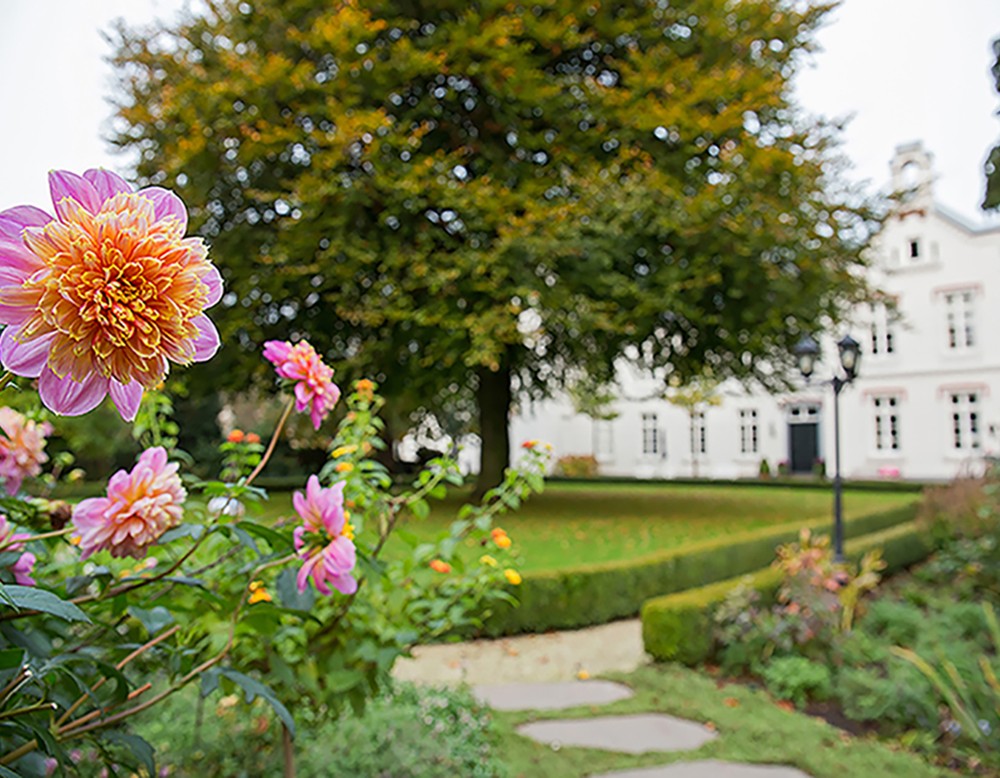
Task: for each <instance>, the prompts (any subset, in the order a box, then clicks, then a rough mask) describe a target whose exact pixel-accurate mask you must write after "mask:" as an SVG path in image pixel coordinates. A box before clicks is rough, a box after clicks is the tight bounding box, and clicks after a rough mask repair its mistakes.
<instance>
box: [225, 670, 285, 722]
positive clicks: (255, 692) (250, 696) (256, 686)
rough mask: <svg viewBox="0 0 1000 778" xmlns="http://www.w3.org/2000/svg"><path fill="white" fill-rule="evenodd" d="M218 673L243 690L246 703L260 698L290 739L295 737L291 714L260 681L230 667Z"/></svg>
mask: <svg viewBox="0 0 1000 778" xmlns="http://www.w3.org/2000/svg"><path fill="white" fill-rule="evenodd" d="M219 672H220V673H222V674H223V675H224V676H226V678H228V679H229V680H230V681H232V682H233V683H235V684H236V685H237V686H239V687H240V688H241V689H243V691H244V692H245V699H246V701H247V703H251V702H253V701H254V698H255V697H260V698H261V699H262V700H264V701H266V702H267V703H268V704H269V705H270V706H271V707H272V708H274V712H275V713H276V714H278V718H279V719H281V721H282V723H283V724H284V725H285V726H286V727H287V728H288V731H289V732H290V733H291V735H292V737H293V738H294V737H295V720H294V719H293V718H292V714H291V713H289V712H288V708H286V707H285V706H284V705H283V704H282V702H281V700H279V699H278V698H277V697H275V696H274V692H272V691H271V690H270V689H269V688H267V687H266V686H265V685H264V684H262V683H261V682H260V681H257V680H254V679H253V678H251V677H250V676H249V675H244V674H243V673H241V672H239V671H237V670H233V669H232V668H230V667H223V668H220V669H219Z"/></svg>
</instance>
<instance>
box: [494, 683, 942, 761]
mask: <svg viewBox="0 0 1000 778" xmlns="http://www.w3.org/2000/svg"><path fill="white" fill-rule="evenodd" d="M608 677H609V678H612V679H613V680H617V681H621V682H622V683H625V684H628V685H629V686H631V687H632V688H633V689H634V690H635V692H636V695H635V697H633V698H631V699H629V700H623V701H621V702H617V703H613V704H611V705H602V706H599V707H581V708H574V709H572V710H569V711H546V712H540V711H529V712H517V713H496V714H495V722H496V723H495V726H496V728H497V730H498V732H499V736H500V744H499V753H500V754H501V755H502V758H503V760H504V762H505V763H506V765H507V767H508V769H509V771H510V774H511V776H524V778H529V777H530V776H539V775H544V776H546V778H577V777H578V776H584V775H592V774H596V773H600V772H604V771H610V770H620V769H630V768H636V767H650V766H653V765H666V764H670V763H672V762H680V761H690V760H695V759H720V760H725V761H730V762H755V763H762V764H783V765H791V766H794V767H798V768H799V769H801V770H803V771H805V772H807V773H809V774H810V775H812V776H814V777H815V778H844V776H879V778H944V777H945V776H954V775H955V774H954V773H951V772H948V771H945V770H941V769H939V768H935V767H932V766H930V765H928V764H926V763H925V762H923V761H922V760H921V759H920V758H919V757H918V756H916V755H914V754H911V753H908V752H905V751H899V750H892V749H890V748H889V747H887V746H885V745H883V744H881V743H878V742H876V741H874V740H871V739H867V738H857V737H854V736H851V735H848V734H847V733H845V732H842V731H840V730H838V729H836V728H834V727H832V726H831V725H829V724H827V723H826V722H824V721H821V720H819V719H816V718H813V717H811V716H807V715H805V714H802V713H798V712H796V711H794V710H788V709H787V706H782V705H779V704H778V703H776V702H775V701H774V700H773V699H771V698H770V697H769V696H768V695H766V694H765V693H763V692H761V691H757V690H754V689H750V688H748V687H745V686H740V685H737V684H723V683H721V682H719V681H717V680H716V679H715V678H712V677H711V676H708V675H706V674H704V673H699V672H696V671H694V670H688V669H686V668H683V667H681V666H679V665H669V664H668V665H654V666H648V667H644V668H640V669H639V670H637V671H635V672H634V673H629V674H612V675H609V676H608ZM650 712H656V713H669V714H672V715H675V716H681V717H683V718H687V719H691V720H692V721H697V722H702V723H706V724H710V726H712V727H714V728H715V729H716V731H717V732H718V733H719V737H718V738H717V739H716V740H714V741H712V742H710V743H707V744H705V745H704V746H702V747H701V748H699V749H697V750H694V751H685V752H682V753H676V754H641V755H628V754H615V753H611V752H607V751H598V750H595V749H585V748H569V747H562V748H559V749H554V748H552V747H550V746H547V745H542V744H539V743H535V742H534V741H532V740H529V739H528V738H525V737H522V736H520V735H518V734H517V733H516V731H515V728H516V727H517V726H518V725H520V724H523V723H525V722H528V721H537V720H541V719H554V718H575V717H587V716H594V715H601V716H605V715H612V714H623V715H624V714H632V713H650Z"/></svg>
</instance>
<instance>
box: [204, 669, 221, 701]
mask: <svg viewBox="0 0 1000 778" xmlns="http://www.w3.org/2000/svg"><path fill="white" fill-rule="evenodd" d="M219 677H220V676H219V671H218V669H217V668H215V667H210V668H209V669H208V670H206V671H205V672H204V673H202V675H201V696H202V697H207V696H208V695H210V694H211V693H212V692H214V691H215V690H216V689H218V688H219Z"/></svg>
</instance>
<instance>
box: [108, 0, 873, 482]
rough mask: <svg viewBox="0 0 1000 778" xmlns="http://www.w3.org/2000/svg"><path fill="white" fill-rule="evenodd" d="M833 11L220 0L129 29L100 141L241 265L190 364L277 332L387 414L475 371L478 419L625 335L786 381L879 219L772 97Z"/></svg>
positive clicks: (415, 406) (598, 370) (824, 142)
mask: <svg viewBox="0 0 1000 778" xmlns="http://www.w3.org/2000/svg"><path fill="white" fill-rule="evenodd" d="M248 9H249V10H248ZM827 11H828V6H826V5H808V6H802V5H799V4H795V3H791V2H786V1H785V0H765V1H764V2H757V3H746V4H739V5H736V6H732V5H731V4H729V3H726V2H723V0H694V1H693V2H689V3H687V4H685V5H684V6H683V7H676V8H675V7H674V6H672V5H661V4H654V3H631V4H626V5H617V4H597V5H595V6H593V8H592V9H591V10H590V11H588V12H587V13H581V12H580V8H579V6H578V4H576V3H575V2H573V1H572V0H545V1H544V2H541V3H538V4H536V6H534V10H533V12H532V13H530V14H529V13H524V11H523V9H522V8H520V7H519V6H516V5H503V4H485V5H480V4H468V3H458V2H454V0H446V1H445V2H437V3H432V4H423V5H414V4H412V3H402V2H392V1H387V2H380V3H374V4H372V3H368V4H363V5H362V4H357V3H346V4H336V5H329V4H325V3H320V2H316V1H315V0H297V2H293V3H289V2H285V0H281V1H280V2H279V0H258V1H257V2H255V3H253V4H252V5H247V4H243V3H241V2H240V0H222V1H221V2H218V3H212V4H209V5H207V6H206V7H205V10H204V11H203V12H201V13H198V14H193V15H191V16H189V17H187V18H185V19H184V20H183V21H181V22H179V23H177V24H176V25H174V26H173V27H172V28H170V29H167V30H161V29H157V30H154V31H150V32H148V33H147V32H145V31H142V30H129V29H127V28H124V27H119V29H118V30H117V35H116V43H117V50H116V52H115V55H114V56H113V58H112V61H113V63H114V64H115V65H116V66H117V68H118V70H119V73H120V75H121V78H120V93H119V95H118V100H119V105H118V111H117V118H118V119H119V124H120V126H121V132H120V134H119V135H118V136H117V138H116V142H117V143H118V144H119V145H120V146H122V147H124V148H128V149H135V150H140V151H141V154H140V155H139V156H138V158H139V163H138V171H137V172H138V178H139V180H140V181H142V182H149V183H156V184H164V185H166V186H169V187H171V188H175V189H176V190H177V191H178V192H179V194H180V195H181V196H182V197H183V198H184V199H185V201H186V202H188V203H193V204H194V205H193V206H192V208H191V217H192V224H193V226H194V228H195V229H196V230H197V231H198V232H199V234H201V235H203V236H204V237H206V238H207V239H208V240H209V241H210V243H211V245H212V250H213V254H214V257H215V260H216V262H217V263H218V264H219V265H220V267H221V268H222V270H223V273H224V275H225V277H226V281H227V287H228V289H229V290H230V294H229V295H228V296H227V297H226V298H224V299H223V305H222V309H221V310H220V312H219V314H218V316H217V317H215V318H216V319H217V321H218V322H219V325H220V330H221V332H222V339H223V343H226V344H227V345H229V347H228V348H226V349H224V350H223V353H222V354H221V355H220V357H219V358H218V359H217V360H216V361H215V363H213V369H212V372H211V373H210V374H209V373H201V374H200V375H202V376H203V378H206V379H208V380H210V381H211V382H213V383H218V382H220V381H221V382H225V383H228V384H229V385H230V386H239V387H240V388H242V386H243V384H244V383H245V382H246V381H247V380H248V379H256V380H257V381H258V382H262V381H264V380H266V374H265V373H264V371H263V370H262V368H261V366H260V365H259V364H257V361H256V357H255V353H254V352H255V349H257V348H259V346H260V344H261V343H263V342H264V341H266V340H268V339H270V338H274V337H278V338H284V337H286V336H287V335H288V333H289V332H290V331H294V332H295V333H296V334H297V335H299V336H304V337H307V338H309V339H310V340H311V341H312V342H313V343H314V344H315V345H316V346H317V348H318V349H319V351H320V352H321V353H334V354H336V355H337V356H338V358H346V359H347V360H348V361H349V364H348V365H347V366H346V367H345V375H346V376H347V377H356V376H358V375H361V374H362V373H365V374H369V375H371V376H372V377H374V378H376V379H378V380H380V381H381V382H382V383H383V389H384V391H385V393H386V394H387V395H388V396H389V397H390V398H391V399H392V402H393V404H394V405H395V406H396V407H397V409H398V411H399V413H400V415H401V416H403V417H404V418H405V417H406V416H407V414H409V413H410V412H411V411H418V410H419V409H420V408H421V407H427V406H431V407H432V409H434V410H440V409H441V408H443V407H444V408H446V407H447V406H448V405H449V398H451V397H454V396H456V395H457V394H459V393H465V392H468V391H470V390H471V389H473V388H475V387H477V385H478V392H479V398H478V399H479V406H480V412H481V413H482V414H483V420H482V422H481V424H480V429H481V431H483V432H484V433H485V432H486V430H487V429H491V425H490V424H488V423H487V422H486V419H487V418H489V419H490V420H491V421H492V422H496V421H497V420H499V421H500V424H501V426H503V428H504V429H506V427H505V424H506V414H507V410H508V408H509V405H510V399H511V398H510V389H511V386H515V387H517V388H520V389H524V390H525V391H529V392H531V393H535V394H538V393H545V392H548V391H551V390H553V389H554V388H556V387H557V386H558V385H559V384H560V383H563V382H565V381H566V380H567V379H570V378H571V377H572V376H576V375H579V374H580V373H581V371H582V372H583V373H586V374H587V375H589V376H590V377H591V378H592V379H593V380H595V381H598V382H603V381H607V380H608V379H610V378H611V377H612V372H613V365H614V363H615V360H616V358H618V357H621V356H622V355H624V354H625V353H626V350H627V348H628V347H629V346H638V347H640V348H639V349H638V352H637V353H642V354H644V355H646V357H645V358H644V360H643V361H644V362H646V361H648V362H649V364H648V365H644V366H647V367H663V368H666V369H668V370H669V371H671V372H672V373H674V374H676V375H678V376H680V377H682V378H684V379H686V378H688V377H690V376H692V375H697V374H701V373H702V372H703V371H704V369H705V367H706V366H708V367H711V368H712V369H713V370H714V371H715V374H716V375H717V376H718V377H719V378H720V379H721V378H724V377H726V375H728V374H739V375H741V376H746V377H750V376H756V377H758V378H762V379H763V380H769V376H770V375H771V374H770V372H769V371H760V370H758V365H759V364H760V362H761V360H763V361H766V362H767V364H768V365H769V366H770V367H771V368H776V369H777V372H776V374H775V377H774V380H777V381H780V380H781V374H782V373H783V372H784V370H783V369H784V368H791V359H790V356H789V355H790V354H791V345H792V344H794V342H795V341H796V339H797V338H798V337H799V335H800V333H802V332H810V331H818V330H820V329H822V328H823V326H825V325H826V323H827V322H828V321H830V320H833V321H836V320H837V319H838V318H839V316H840V314H841V308H842V306H843V305H844V303H845V302H846V301H848V300H851V299H855V298H857V297H858V296H859V295H861V294H862V293H863V291H862V290H861V289H860V286H861V284H862V283H863V282H862V281H861V280H860V279H861V277H862V274H860V273H857V272H855V271H856V270H857V269H858V268H859V267H860V266H861V265H862V264H863V261H862V259H861V256H862V249H863V244H864V242H865V238H866V235H867V233H868V231H869V228H870V227H872V226H873V225H872V220H871V219H870V214H869V213H868V211H867V209H866V208H865V207H864V205H860V206H859V203H861V202H862V199H861V198H859V197H858V196H857V194H856V193H855V192H851V191H848V190H847V186H846V185H845V184H844V183H843V182H842V181H841V180H839V179H838V176H837V173H836V171H837V170H838V165H837V156H836V151H835V147H836V137H837V134H838V131H837V128H836V127H835V126H833V125H832V124H826V123H822V122H817V121H816V119H815V118H812V117H810V118H808V119H807V118H806V117H804V116H803V115H802V114H801V112H800V110H799V108H798V106H797V105H796V104H795V103H794V102H793V101H792V100H791V99H790V94H791V90H790V87H789V85H790V83H791V79H792V77H793V75H794V73H795V71H796V69H797V67H798V64H799V63H800V62H801V61H802V57H801V54H802V53H803V52H805V51H807V50H808V49H809V48H810V46H811V45H812V44H811V40H812V35H813V31H814V30H815V29H816V27H817V26H818V25H819V24H820V23H821V21H822V19H823V18H824V15H825V14H826V12H827ZM765 42H766V43H765ZM720 85H724V87H725V88H724V89H722V90H720ZM750 289H753V293H752V294H751V293H750V292H749V290H750ZM526 333H527V334H526ZM190 375H191V376H192V378H196V377H197V376H198V375H199V373H197V372H196V371H192V372H191V373H190ZM491 378H495V379H496V383H497V384H498V387H499V389H500V391H498V392H493V393H490V392H487V391H485V390H484V387H485V386H486V385H487V384H491V383H492V381H491ZM512 379H517V380H516V381H514V383H512ZM501 437H502V436H498V440H497V445H498V446H503V448H504V449H505V448H506V446H505V445H504V444H502V441H501V440H500V438H501ZM492 450H493V449H492V448H491V447H489V446H484V448H483V451H484V455H485V454H489V453H490V452H491V451H492ZM504 453H505V452H504ZM497 476H498V478H499V473H497Z"/></svg>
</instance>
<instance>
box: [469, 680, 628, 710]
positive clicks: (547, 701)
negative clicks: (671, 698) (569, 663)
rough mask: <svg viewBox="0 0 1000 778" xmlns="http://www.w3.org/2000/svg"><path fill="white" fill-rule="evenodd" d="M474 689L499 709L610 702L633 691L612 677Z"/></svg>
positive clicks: (555, 708)
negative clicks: (600, 679) (614, 680)
mask: <svg viewBox="0 0 1000 778" xmlns="http://www.w3.org/2000/svg"><path fill="white" fill-rule="evenodd" d="M472 693H473V694H474V695H475V696H476V698H477V699H479V700H480V701H482V702H484V703H486V704H487V705H489V706H490V707H491V708H495V709H496V710H558V709H560V708H575V707H576V706H578V705H607V704H608V703H609V702H618V700H625V699H628V698H629V697H631V696H632V695H633V691H632V690H631V689H630V688H628V687H627V686H625V685H624V684H620V683H612V682H611V681H563V682H561V683H506V684H500V685H496V686H476V687H475V688H474V689H473V690H472Z"/></svg>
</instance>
